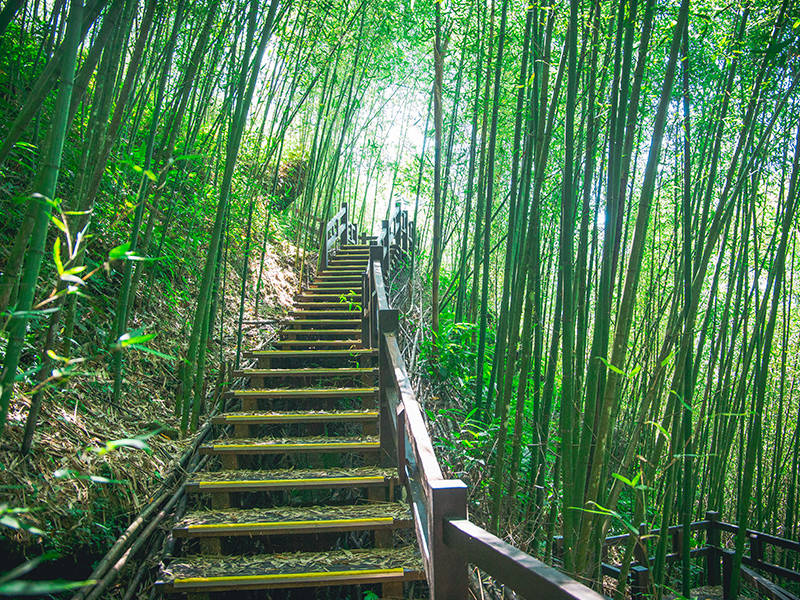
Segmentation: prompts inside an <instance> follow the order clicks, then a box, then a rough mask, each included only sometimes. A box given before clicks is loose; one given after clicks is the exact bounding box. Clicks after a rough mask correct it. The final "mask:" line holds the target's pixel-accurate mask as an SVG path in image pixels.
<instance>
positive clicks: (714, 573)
mask: <svg viewBox="0 0 800 600" xmlns="http://www.w3.org/2000/svg"><path fill="white" fill-rule="evenodd" d="M706 521H708V533H707V534H706V546H711V547H712V548H713V550H712V551H711V552H709V554H708V556H707V557H706V574H707V581H708V585H719V584H720V572H719V571H720V568H719V567H720V565H719V552H718V550H719V545H720V532H719V529H718V528H717V523H719V512H717V511H715V510H707V511H706Z"/></svg>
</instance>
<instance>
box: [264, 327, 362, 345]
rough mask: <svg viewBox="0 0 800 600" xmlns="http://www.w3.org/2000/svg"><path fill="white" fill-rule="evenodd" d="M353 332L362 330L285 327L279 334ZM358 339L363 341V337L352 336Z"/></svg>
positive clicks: (344, 333)
mask: <svg viewBox="0 0 800 600" xmlns="http://www.w3.org/2000/svg"><path fill="white" fill-rule="evenodd" d="M352 333H358V334H361V330H358V331H356V330H354V329H283V330H281V331H279V332H278V334H279V335H341V336H344V335H350V334H352ZM352 339H355V340H356V341H359V342H360V341H361V338H360V337H359V338H352Z"/></svg>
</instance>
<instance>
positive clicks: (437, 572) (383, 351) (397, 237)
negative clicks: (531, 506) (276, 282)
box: [362, 204, 602, 600]
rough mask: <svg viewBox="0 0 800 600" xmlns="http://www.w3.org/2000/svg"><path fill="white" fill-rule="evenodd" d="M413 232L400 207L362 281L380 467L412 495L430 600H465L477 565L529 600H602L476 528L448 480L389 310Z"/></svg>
mask: <svg viewBox="0 0 800 600" xmlns="http://www.w3.org/2000/svg"><path fill="white" fill-rule="evenodd" d="M413 229H414V228H413V222H409V220H408V213H407V212H406V211H403V210H402V209H401V207H400V206H399V204H398V206H397V207H396V208H395V210H394V212H393V213H392V215H391V218H390V219H388V220H385V221H383V224H382V231H381V235H380V236H379V238H378V241H377V244H374V245H372V246H371V247H370V259H369V266H368V267H367V272H366V273H364V275H363V277H362V285H363V289H362V302H363V306H362V342H363V345H364V346H365V347H370V348H377V349H378V350H379V352H378V356H379V402H380V430H381V461H382V463H383V465H384V466H396V467H397V469H398V477H399V479H400V481H401V482H402V483H403V484H404V485H405V486H406V489H407V491H408V493H409V496H410V499H411V507H412V511H413V513H414V524H415V530H416V534H417V540H418V542H419V547H420V551H421V554H422V561H423V565H424V567H425V574H426V576H427V579H428V584H429V587H430V596H431V598H432V599H433V600H463V599H464V598H466V597H467V581H468V570H467V563H468V562H471V563H473V564H475V565H477V566H478V567H480V568H482V569H484V570H485V571H486V572H488V573H490V574H491V575H492V576H494V577H495V578H496V579H498V581H500V582H502V583H504V584H505V585H507V586H508V587H510V588H511V589H513V590H515V591H517V592H519V594H520V595H521V596H523V597H526V598H529V599H530V600H533V599H534V598H564V599H574V600H600V599H601V598H602V596H600V595H599V594H597V593H596V592H594V591H592V590H591V589H589V588H588V587H586V586H583V585H581V584H580V583H578V582H576V581H574V580H573V579H570V578H569V577H567V576H566V575H563V574H561V573H559V572H558V571H556V570H555V569H552V568H550V567H548V566H546V565H544V564H543V563H541V562H539V561H537V560H536V559H534V558H533V557H532V556H529V555H528V554H526V553H524V552H522V551H521V550H519V549H517V548H514V547H512V546H510V545H509V544H506V543H505V542H503V541H502V540H500V539H499V538H497V537H495V536H493V535H491V534H490V533H489V532H487V531H484V530H483V529H481V528H480V527H478V526H477V525H475V524H473V523H470V521H469V520H468V519H467V486H466V485H465V484H464V482H462V481H461V480H459V479H445V477H444V475H443V473H442V468H441V466H440V465H439V462H438V460H437V459H436V453H435V452H434V448H433V443H432V442H431V438H430V435H429V434H428V429H427V426H426V424H425V419H424V417H423V411H422V408H421V407H420V405H419V403H418V402H417V399H416V397H415V395H414V391H413V389H412V387H411V380H410V378H409V376H408V370H407V368H406V364H405V361H404V359H403V355H402V352H401V350H400V345H399V343H398V339H397V332H398V325H399V323H398V320H399V314H398V311H397V310H395V309H392V308H391V307H390V304H389V298H388V294H387V291H386V289H387V288H386V281H385V279H386V278H388V277H389V276H390V275H391V269H392V268H393V267H392V260H391V253H392V251H393V250H394V251H396V252H400V253H406V254H407V253H409V251H410V248H411V245H412V244H413Z"/></svg>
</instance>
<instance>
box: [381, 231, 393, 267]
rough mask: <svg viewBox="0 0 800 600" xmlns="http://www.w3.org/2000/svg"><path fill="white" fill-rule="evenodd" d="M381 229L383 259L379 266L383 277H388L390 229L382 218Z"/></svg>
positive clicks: (390, 243)
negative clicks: (382, 234)
mask: <svg viewBox="0 0 800 600" xmlns="http://www.w3.org/2000/svg"><path fill="white" fill-rule="evenodd" d="M381 229H382V230H383V233H384V236H383V260H381V268H383V273H384V276H385V277H389V276H390V275H391V273H390V272H389V265H390V263H391V259H390V257H389V252H390V251H391V249H392V241H391V239H390V238H391V230H390V229H389V221H388V220H386V219H384V220H383V221H381Z"/></svg>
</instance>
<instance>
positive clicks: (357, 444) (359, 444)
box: [211, 442, 381, 450]
mask: <svg viewBox="0 0 800 600" xmlns="http://www.w3.org/2000/svg"><path fill="white" fill-rule="evenodd" d="M380 445H381V444H380V442H340V443H334V444H280V443H276V444H213V445H212V446H211V447H212V448H214V450H217V449H219V450H222V449H223V448H287V449H294V448H316V449H317V450H325V449H334V450H335V449H341V448H380Z"/></svg>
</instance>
